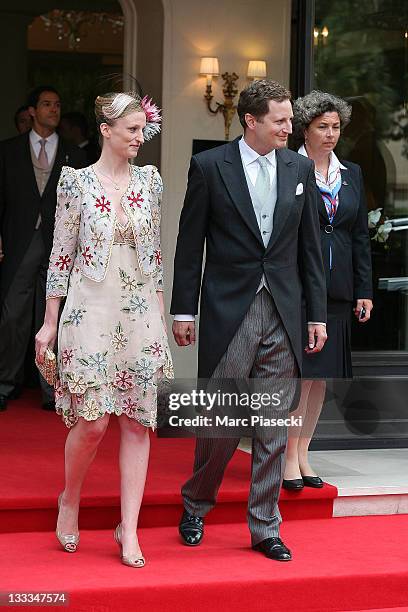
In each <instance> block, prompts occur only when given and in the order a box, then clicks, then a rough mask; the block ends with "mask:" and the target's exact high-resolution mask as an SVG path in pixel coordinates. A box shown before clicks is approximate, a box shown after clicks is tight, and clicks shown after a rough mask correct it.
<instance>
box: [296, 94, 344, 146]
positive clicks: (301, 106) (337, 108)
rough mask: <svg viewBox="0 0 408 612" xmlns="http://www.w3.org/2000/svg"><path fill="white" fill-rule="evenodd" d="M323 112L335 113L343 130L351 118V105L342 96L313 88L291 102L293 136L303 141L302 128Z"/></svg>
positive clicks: (298, 140)
mask: <svg viewBox="0 0 408 612" xmlns="http://www.w3.org/2000/svg"><path fill="white" fill-rule="evenodd" d="M323 113H337V114H338V116H339V118H340V128H341V129H342V130H343V129H344V128H345V127H346V125H347V124H348V123H349V122H350V119H351V106H350V104H348V103H347V102H346V101H345V100H343V99H342V98H339V97H337V96H333V94H329V93H326V92H325V91H319V90H317V89H314V90H313V91H311V92H310V93H308V94H307V95H306V96H303V98H298V99H297V100H295V101H294V102H293V136H294V138H295V140H296V141H297V142H299V143H300V142H304V130H305V129H306V128H308V127H309V125H310V124H311V123H312V121H313V119H316V117H320V115H323Z"/></svg>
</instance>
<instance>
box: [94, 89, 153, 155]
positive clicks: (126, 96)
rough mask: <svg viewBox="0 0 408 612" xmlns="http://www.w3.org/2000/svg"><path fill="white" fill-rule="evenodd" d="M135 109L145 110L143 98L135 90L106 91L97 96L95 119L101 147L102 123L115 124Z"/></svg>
mask: <svg viewBox="0 0 408 612" xmlns="http://www.w3.org/2000/svg"><path fill="white" fill-rule="evenodd" d="M135 111H136V112H144V110H143V107H142V100H141V98H140V97H139V96H138V95H137V93H135V92H134V91H129V92H122V93H118V92H112V93H106V94H103V95H102V96H98V97H97V98H96V100H95V119H96V125H97V126H98V132H99V144H100V146H101V147H102V146H103V136H102V134H101V131H100V126H101V124H102V123H107V124H108V125H114V123H115V121H116V119H120V118H121V117H126V115H129V114H130V113H133V112H135Z"/></svg>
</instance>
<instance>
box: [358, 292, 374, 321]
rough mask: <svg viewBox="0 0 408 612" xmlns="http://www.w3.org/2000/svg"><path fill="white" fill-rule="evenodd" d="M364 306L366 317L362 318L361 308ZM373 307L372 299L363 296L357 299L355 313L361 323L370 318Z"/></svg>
mask: <svg viewBox="0 0 408 612" xmlns="http://www.w3.org/2000/svg"><path fill="white" fill-rule="evenodd" d="M363 308H364V310H365V314H364V317H361V318H360V314H361V310H362V309H363ZM372 309H373V302H372V300H368V299H366V298H361V299H359V300H357V303H356V307H355V309H354V314H355V315H356V317H357V319H358V322H359V323H365V322H366V321H368V320H369V319H370V316H371V311H372Z"/></svg>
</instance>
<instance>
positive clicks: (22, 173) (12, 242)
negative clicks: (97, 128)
mask: <svg viewBox="0 0 408 612" xmlns="http://www.w3.org/2000/svg"><path fill="white" fill-rule="evenodd" d="M62 166H72V167H74V168H82V167H84V166H86V159H85V155H84V153H83V152H82V151H81V150H80V149H79V148H78V147H74V146H71V145H68V144H66V143H64V142H62V140H61V138H59V139H58V148H57V153H56V156H55V161H54V165H53V168H52V171H51V174H50V178H49V180H48V182H47V185H46V187H45V189H44V192H43V194H42V196H41V195H40V193H39V191H38V187H37V181H36V178H35V174H34V168H33V164H32V160H31V153H30V141H29V133H27V134H22V135H21V136H17V137H16V138H11V139H9V140H5V141H3V142H2V143H0V235H1V237H2V240H3V251H4V259H3V263H2V264H1V265H0V299H1V301H2V300H3V299H4V297H5V295H6V293H7V291H8V289H9V287H10V285H11V282H12V280H13V278H14V275H15V274H16V271H17V269H18V267H19V265H20V263H21V261H22V259H23V257H24V254H25V252H26V250H27V248H28V246H29V244H30V242H31V239H32V237H33V233H34V231H35V226H36V223H37V219H38V215H39V213H41V219H42V222H41V228H40V229H41V232H42V235H43V239H44V245H45V250H46V253H45V256H46V258H47V259H48V257H49V254H50V252H51V248H52V239H53V232H54V218H55V207H56V203H57V183H58V179H59V176H60V174H61V168H62Z"/></svg>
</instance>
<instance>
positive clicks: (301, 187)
mask: <svg viewBox="0 0 408 612" xmlns="http://www.w3.org/2000/svg"><path fill="white" fill-rule="evenodd" d="M302 193H303V183H299V184H298V186H297V187H296V195H301V194H302Z"/></svg>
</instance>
